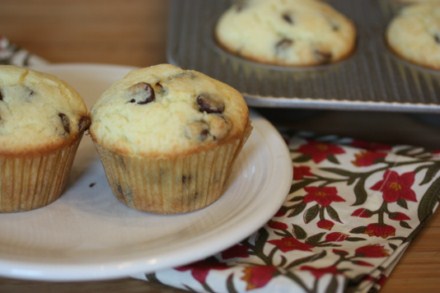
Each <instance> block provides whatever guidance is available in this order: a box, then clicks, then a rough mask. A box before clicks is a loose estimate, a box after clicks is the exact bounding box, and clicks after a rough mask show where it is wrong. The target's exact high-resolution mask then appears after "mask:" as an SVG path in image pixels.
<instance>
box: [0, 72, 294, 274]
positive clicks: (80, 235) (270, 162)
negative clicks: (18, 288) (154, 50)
mask: <svg viewBox="0 0 440 293" xmlns="http://www.w3.org/2000/svg"><path fill="white" fill-rule="evenodd" d="M38 69H39V70H41V71H45V72H49V73H52V74H55V75H57V76H59V77H60V78H62V79H64V80H66V81H67V82H68V83H70V84H71V85H73V86H74V87H76V88H77V89H78V91H79V92H80V93H81V94H82V95H83V97H84V98H85V99H86V101H87V104H88V106H89V107H90V106H91V105H93V103H94V101H96V98H97V97H99V94H100V93H101V92H102V91H103V90H104V89H105V88H106V87H107V86H109V84H110V83H111V82H113V81H115V80H117V79H119V78H121V77H122V76H123V75H124V74H126V73H127V72H128V71H129V70H130V69H132V68H128V67H121V66H111V65H88V64H83V65H81V64H71V65H66V64H63V65H51V66H45V67H39V68H38ZM252 123H253V126H254V130H253V133H252V135H251V137H250V138H249V140H248V142H247V143H246V145H245V147H244V149H243V151H242V153H241V154H240V155H239V157H238V159H237V161H236V164H235V165H234V168H233V170H232V174H231V176H230V180H229V181H228V185H227V189H226V192H225V194H224V195H223V196H222V197H221V198H220V199H219V200H218V201H216V202H215V203H213V204H212V205H210V206H208V207H207V208H205V209H202V210H199V211H196V212H193V213H188V214H180V215H155V214H150V213H145V212H139V211H135V210H132V209H130V208H127V207H126V206H124V205H123V204H122V203H120V202H119V201H117V199H115V197H114V196H113V195H112V193H111V191H110V188H109V186H108V184H107V181H106V178H105V175H104V171H103V168H102V166H101V163H100V161H99V159H98V156H97V153H96V152H95V149H94V147H93V145H92V142H91V140H90V138H89V137H88V136H85V137H84V139H83V141H82V142H81V145H80V148H79V150H78V154H77V157H76V159H75V162H74V166H73V170H72V174H71V178H70V181H69V184H68V187H67V189H66V191H65V193H64V194H63V196H62V197H61V198H60V199H59V200H57V201H55V202H54V203H52V204H51V205H49V206H47V207H44V208H40V209H37V210H34V211H29V212H23V213H11V214H0V275H2V276H7V277H13V278H20V279H33V280H49V281H63V280H64V281H67V280H100V279H110V278H118V277H125V276H129V275H131V274H138V273H141V272H145V273H147V272H153V271H156V270H159V269H164V268H169V267H173V266H178V265H183V264H185V263H188V262H192V261H196V260H198V259H201V258H204V257H207V256H209V255H211V254H214V253H216V252H218V251H220V250H222V249H225V248H227V247H228V246H231V245H233V244H235V243H236V242H238V241H240V240H242V239H244V238H245V237H247V236H248V235H250V234H251V233H252V232H254V231H255V230H257V229H258V228H259V227H261V226H262V225H264V224H265V222H266V221H267V220H269V219H270V218H271V216H272V215H273V214H274V213H275V212H276V211H277V210H278V208H279V207H280V206H281V204H282V203H283V200H284V198H285V196H286V194H287V193H288V190H289V187H290V182H291V178H292V170H291V163H290V156H289V153H288V150H287V148H286V146H285V144H284V142H283V140H282V138H281V137H280V136H279V134H278V133H277V131H276V130H275V129H274V128H273V126H272V125H271V124H270V123H269V122H268V121H266V120H265V119H263V118H262V117H261V116H259V115H257V114H255V113H252Z"/></svg>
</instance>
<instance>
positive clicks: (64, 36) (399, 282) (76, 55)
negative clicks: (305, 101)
mask: <svg viewBox="0 0 440 293" xmlns="http://www.w3.org/2000/svg"><path fill="white" fill-rule="evenodd" d="M169 8H170V7H169V3H168V1H164V0H77V1H67V0H64V1H63V0H61V1H60V0H20V1H17V0H0V34H3V35H5V36H6V37H8V38H9V39H10V41H11V42H13V43H15V44H17V45H19V46H21V47H24V48H26V49H28V50H30V51H32V52H34V53H36V54H38V55H39V56H41V57H43V58H46V59H47V60H50V61H51V62H58V63H67V62H76V63H78V62H79V63H109V64H122V65H134V66H148V65H152V64H157V63H162V62H166V52H165V51H166V37H167V21H168V11H169ZM261 112H262V113H263V114H264V115H266V116H267V117H268V118H269V119H270V120H272V121H273V122H274V123H282V124H288V125H289V126H290V127H292V128H294V129H299V130H310V131H315V132H317V133H322V134H339V135H348V136H352V137H356V138H361V139H369V140H375V141H378V142H387V143H407V144H415V145H422V146H425V147H429V148H433V149H440V131H439V126H438V125H440V123H439V122H438V121H440V118H439V117H437V116H433V115H430V116H426V115H408V114H399V113H366V112H348V111H300V110H295V111H287V110H286V111H282V112H283V113H281V114H280V111H278V110H277V111H274V110H269V109H261ZM274 112H275V113H274ZM286 117H288V118H286ZM292 117H297V118H292ZM0 292H17V293H18V292H33V293H40V292H41V293H42V292H108V293H111V292H167V293H168V292H179V291H178V290H177V289H173V288H169V287H166V286H163V285H160V284H152V283H146V282H142V281H138V280H134V279H129V278H127V279H121V280H111V281H96V282H75V283H51V282H36V281H23V280H12V279H6V278H0ZM382 292H408V293H409V292H440V215H439V213H436V214H435V215H434V216H433V218H432V219H431V220H430V221H429V223H428V224H427V226H426V227H425V229H424V230H423V231H422V232H421V233H420V235H419V236H418V237H417V239H416V240H415V241H414V243H412V245H411V247H410V248H409V250H408V251H407V253H406V254H405V256H404V257H403V258H402V259H401V261H400V263H399V264H398V265H397V267H396V268H395V270H394V272H393V273H392V275H391V277H390V278H389V280H388V281H387V283H386V285H385V287H384V288H383V290H382Z"/></svg>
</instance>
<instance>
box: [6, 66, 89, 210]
mask: <svg viewBox="0 0 440 293" xmlns="http://www.w3.org/2000/svg"><path fill="white" fill-rule="evenodd" d="M89 124H90V118H89V115H88V112H87V108H86V105H85V104H84V102H83V100H82V98H81V97H80V96H79V94H78V93H77V92H76V91H75V90H74V89H73V88H72V87H70V86H69V85H67V84H66V83H65V82H63V81H61V80H59V79H58V78H56V77H54V76H51V75H49V74H45V73H40V72H37V71H34V70H30V69H26V68H21V67H16V66H11V65H0V212H18V211H27V210H31V209H35V208H39V207H43V206H46V205H48V204H49V203H51V202H53V201H55V200H56V199H57V198H59V197H60V196H61V194H62V192H63V189H64V187H65V184H66V182H67V179H68V175H69V171H70V169H71V166H72V163H73V160H74V157H75V153H76V150H77V147H78V145H79V143H80V141H81V138H82V135H83V133H84V131H85V130H86V129H87V128H88V126H89Z"/></svg>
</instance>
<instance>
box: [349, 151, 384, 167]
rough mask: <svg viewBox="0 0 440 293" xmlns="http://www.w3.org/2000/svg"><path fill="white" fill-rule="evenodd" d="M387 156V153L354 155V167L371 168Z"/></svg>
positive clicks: (368, 152) (369, 152) (365, 152)
mask: <svg viewBox="0 0 440 293" xmlns="http://www.w3.org/2000/svg"><path fill="white" fill-rule="evenodd" d="M386 156H387V154H386V153H380V152H371V151H362V152H360V153H357V154H355V155H354V157H355V159H354V161H352V163H353V165H355V166H358V167H366V166H371V165H373V164H375V163H377V162H378V161H380V160H381V159H383V158H385V157H386Z"/></svg>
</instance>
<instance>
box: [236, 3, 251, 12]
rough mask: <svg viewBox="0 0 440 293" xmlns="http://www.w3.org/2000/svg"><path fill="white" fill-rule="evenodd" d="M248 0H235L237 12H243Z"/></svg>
mask: <svg viewBox="0 0 440 293" xmlns="http://www.w3.org/2000/svg"><path fill="white" fill-rule="evenodd" d="M247 2H248V0H235V1H234V5H235V10H236V11H237V12H241V11H242V10H243V9H245V8H246V6H247V4H248V3H247Z"/></svg>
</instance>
